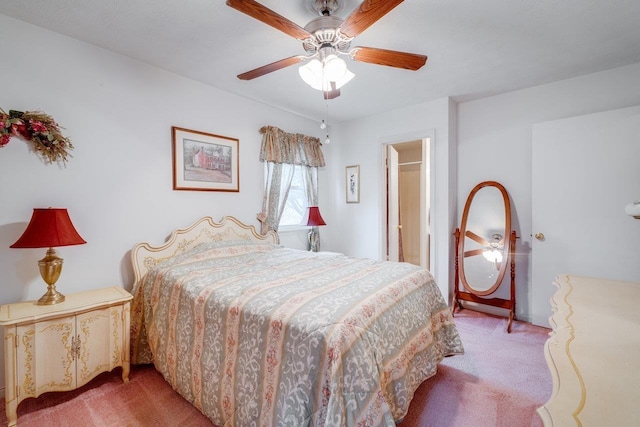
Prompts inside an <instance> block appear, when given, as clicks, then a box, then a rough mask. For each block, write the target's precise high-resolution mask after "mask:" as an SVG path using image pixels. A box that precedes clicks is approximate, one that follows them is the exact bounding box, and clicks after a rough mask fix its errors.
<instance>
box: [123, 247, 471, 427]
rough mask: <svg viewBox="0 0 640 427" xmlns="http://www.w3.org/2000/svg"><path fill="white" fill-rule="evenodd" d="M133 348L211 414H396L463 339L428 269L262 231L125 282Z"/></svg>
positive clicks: (230, 417)
mask: <svg viewBox="0 0 640 427" xmlns="http://www.w3.org/2000/svg"><path fill="white" fill-rule="evenodd" d="M134 294H135V298H134V304H133V308H132V328H131V330H132V362H133V363H151V362H153V363H154V364H155V367H156V369H158V370H159V371H160V372H161V373H162V374H163V375H164V377H165V379H166V380H167V381H168V382H169V383H170V384H171V385H172V386H173V388H174V389H175V390H176V391H177V392H178V393H180V394H181V395H182V396H183V397H184V398H185V399H187V400H188V401H190V402H191V403H192V404H193V405H195V406H196V407H197V408H198V409H200V410H201V411H202V412H203V413H204V414H205V415H206V416H208V417H209V418H210V419H211V421H212V422H213V423H214V424H216V425H217V426H250V425H251V426H296V427H298V426H309V425H313V426H379V425H386V426H394V425H395V422H396V421H399V420H401V419H402V418H403V417H404V416H405V414H406V412H407V409H408V407H409V403H410V401H411V399H412V397H413V394H414V391H415V390H416V388H417V387H418V386H419V385H420V383H422V382H423V381H424V380H425V379H427V378H429V377H431V376H433V375H434V374H435V372H436V365H437V363H438V362H440V360H442V358H443V357H444V356H447V355H452V354H460V353H462V352H463V347H462V343H461V341H460V337H459V336H458V332H457V330H456V328H455V325H454V323H453V319H452V317H451V314H450V311H449V308H448V307H447V305H446V303H445V301H444V299H443V297H442V295H441V293H440V291H439V289H438V287H437V286H436V284H435V282H434V281H433V278H432V277H431V275H430V274H429V273H428V271H426V270H424V269H421V268H419V267H416V266H413V265H410V264H405V263H392V262H380V261H373V260H368V259H356V258H351V257H346V256H341V255H339V256H336V255H325V254H314V253H310V252H305V251H299V250H293V249H287V248H283V247H279V246H276V245H269V244H247V243H237V244H234V243H227V244H221V243H211V244H202V245H199V246H198V247H196V248H194V249H193V250H192V251H190V252H188V253H185V254H182V255H179V256H177V257H175V258H173V259H171V260H168V261H165V262H164V263H162V264H159V265H157V266H156V267H154V268H153V269H152V270H151V271H150V272H149V273H148V274H147V275H146V276H145V278H144V279H143V280H142V281H141V284H140V285H139V286H138V287H137V289H135V290H134Z"/></svg>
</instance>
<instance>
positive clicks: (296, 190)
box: [280, 165, 309, 227]
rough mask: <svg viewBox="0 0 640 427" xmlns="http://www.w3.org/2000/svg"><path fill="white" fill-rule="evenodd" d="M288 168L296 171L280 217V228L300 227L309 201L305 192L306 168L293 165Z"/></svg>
mask: <svg viewBox="0 0 640 427" xmlns="http://www.w3.org/2000/svg"><path fill="white" fill-rule="evenodd" d="M286 166H288V167H292V168H294V170H293V178H292V179H291V187H290V188H289V195H288V196H287V201H286V203H285V207H284V210H283V211H282V217H280V227H289V226H300V225H301V223H302V217H303V216H304V213H305V209H306V208H307V204H308V203H307V200H308V199H309V197H308V196H307V192H306V190H305V187H306V186H305V168H304V167H300V166H298V167H294V166H293V165H286Z"/></svg>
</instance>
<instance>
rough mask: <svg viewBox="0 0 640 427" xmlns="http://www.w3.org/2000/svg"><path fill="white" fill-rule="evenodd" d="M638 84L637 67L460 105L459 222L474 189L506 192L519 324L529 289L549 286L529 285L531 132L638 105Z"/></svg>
mask: <svg viewBox="0 0 640 427" xmlns="http://www.w3.org/2000/svg"><path fill="white" fill-rule="evenodd" d="M639 82H640V64H635V65H631V66H626V67H622V68H618V69H614V70H610V71H605V72H600V73H595V74H590V75H586V76H582V77H579V78H574V79H570V80H564V81H559V82H555V83H551V84H547V85H543V86H537V87H534V88H530V89H526V90H521V91H516V92H511V93H507V94H504V95H499V96H494V97H491V98H485V99H481V100H478V101H473V102H467V103H461V104H459V106H458V196H457V197H458V203H457V206H458V216H457V218H458V222H459V220H460V216H461V210H462V208H463V207H464V203H465V200H466V198H467V196H468V194H469V192H470V191H471V189H472V188H473V187H474V186H475V185H476V184H477V183H479V182H481V181H485V180H495V181H498V182H500V183H502V184H503V185H504V186H505V187H506V189H507V191H508V192H509V194H510V196H511V200H512V209H513V227H514V229H515V230H516V232H517V235H518V236H519V237H520V238H519V239H518V241H517V244H516V246H517V251H518V254H517V267H516V269H517V270H516V276H517V277H516V283H517V292H516V294H517V313H516V314H517V316H518V318H519V319H522V320H529V321H530V320H531V317H532V313H531V311H532V299H531V292H532V288H533V286H551V284H546V283H535V284H533V283H531V266H530V260H531V247H532V240H531V239H532V237H531V234H532V230H531V224H532V218H531V208H532V204H531V195H532V193H531V185H532V182H531V170H532V165H531V148H532V146H531V143H532V142H531V141H532V126H533V125H534V124H536V123H541V122H546V121H551V120H557V119H562V118H567V117H574V116H580V115H584V114H589V113H594V112H600V111H608V110H613V109H617V108H623V107H629V106H633V105H638V104H640V83H639ZM586 148H588V147H585V149H586ZM602 167H603V168H604V170H603V171H601V173H607V172H606V167H607V165H602ZM639 191H640V189H639ZM585 213H586V212H585ZM601 244H605V245H614V244H615V242H605V243H602V242H601ZM558 273H560V272H558Z"/></svg>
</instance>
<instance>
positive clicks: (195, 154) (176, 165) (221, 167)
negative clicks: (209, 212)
mask: <svg viewBox="0 0 640 427" xmlns="http://www.w3.org/2000/svg"><path fill="white" fill-rule="evenodd" d="M171 131H172V136H173V150H172V151H173V189H174V190H195V191H236V192H237V191H240V181H239V179H240V178H239V174H238V165H239V159H238V148H239V144H240V141H239V140H238V139H235V138H229V137H227V136H220V135H214V134H210V133H205V132H200V131H196V130H190V129H183V128H179V127H175V126H174V127H172V128H171Z"/></svg>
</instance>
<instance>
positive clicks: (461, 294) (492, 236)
mask: <svg viewBox="0 0 640 427" xmlns="http://www.w3.org/2000/svg"><path fill="white" fill-rule="evenodd" d="M455 237H456V244H455V251H456V253H455V270H456V276H455V291H454V300H453V307H452V314H454V315H455V311H456V308H457V309H458V310H462V309H463V304H462V301H471V302H474V303H477V304H486V305H490V306H493V307H499V308H504V309H507V310H509V322H508V324H507V332H511V323H512V322H513V320H514V319H515V310H516V283H515V282H516V281H515V274H516V273H515V271H516V264H515V257H514V251H515V240H516V233H515V231H513V230H512V229H511V204H510V202H509V194H508V193H507V190H506V189H505V188H504V187H503V186H502V184H500V183H498V182H496V181H485V182H481V183H480V184H478V185H476V186H475V187H474V188H473V190H471V193H469V197H467V202H466V203H465V205H464V210H463V212H462V221H461V223H460V228H456V231H455ZM507 267H509V270H510V275H511V283H510V288H509V290H508V292H509V297H508V298H500V297H492V295H493V294H494V293H496V292H497V291H498V289H500V287H501V285H502V283H503V281H504V277H505V274H506V272H507ZM461 283H462V289H461V286H460V284H461ZM500 294H504V292H503V291H501V292H500Z"/></svg>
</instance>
